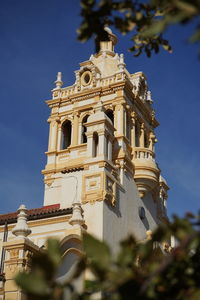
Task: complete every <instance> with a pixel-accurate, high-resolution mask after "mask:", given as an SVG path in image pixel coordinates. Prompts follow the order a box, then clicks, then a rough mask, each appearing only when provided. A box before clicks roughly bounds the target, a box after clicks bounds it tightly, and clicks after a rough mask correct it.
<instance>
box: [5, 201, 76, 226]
mask: <svg viewBox="0 0 200 300" xmlns="http://www.w3.org/2000/svg"><path fill="white" fill-rule="evenodd" d="M71 213H72V208H63V209H61V208H60V204H53V205H48V206H42V207H39V208H33V209H28V210H27V214H28V220H37V219H44V218H50V217H56V216H60V215H69V214H71ZM17 215H18V212H17V211H16V212H12V213H9V214H2V215H0V225H3V224H5V223H7V224H11V223H15V222H16V221H17Z"/></svg>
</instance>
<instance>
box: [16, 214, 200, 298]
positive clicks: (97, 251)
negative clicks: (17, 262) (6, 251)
mask: <svg viewBox="0 0 200 300" xmlns="http://www.w3.org/2000/svg"><path fill="white" fill-rule="evenodd" d="M199 226H200V217H199V216H198V217H194V216H193V215H191V214H188V215H187V216H186V217H185V218H183V219H180V218H178V217H174V219H173V221H172V222H171V223H168V224H163V225H160V226H159V227H158V228H157V229H156V231H155V232H154V233H153V234H152V239H150V240H148V241H145V242H138V241H136V240H135V238H134V237H132V236H130V237H128V238H126V239H125V240H124V241H122V242H121V244H120V247H119V251H118V253H117V254H115V255H114V254H113V253H112V252H111V250H110V249H109V247H108V245H107V244H106V243H104V242H102V241H99V240H97V239H96V238H94V237H92V236H91V235H89V234H87V233H84V234H83V250H84V254H83V255H82V258H81V259H80V260H79V261H78V263H77V265H76V268H75V270H74V272H73V274H71V276H70V278H68V280H66V281H65V282H64V283H62V284H61V283H59V280H58V279H56V278H57V274H58V269H59V266H60V265H61V264H62V255H61V250H60V246H59V242H58V241H56V240H49V241H48V246H47V249H46V250H45V251H42V252H41V253H38V254H37V255H35V256H33V260H32V268H31V272H21V273H19V274H18V275H17V277H16V283H17V284H18V285H19V286H20V287H21V288H22V289H23V290H24V291H25V292H26V293H27V295H28V299H39V300H40V299H41V300H43V299H44V300H46V299H57V300H61V299H72V300H90V299H94V298H93V296H94V295H95V299H104V300H107V299H111V300H129V299H135V300H159V299H161V300H172V299H173V300H186V299H187V300H199V299H200V285H199V282H200V230H199ZM171 236H173V237H174V238H175V239H176V244H177V245H176V247H173V248H172V247H171V246H170V244H169V243H168V242H167V241H170V239H171ZM85 271H87V272H86V274H87V276H86V278H87V280H86V281H85V286H84V288H83V290H82V292H80V291H79V292H78V291H77V290H76V289H75V285H74V280H75V279H77V277H79V276H80V275H81V274H83V273H84V272H85Z"/></svg>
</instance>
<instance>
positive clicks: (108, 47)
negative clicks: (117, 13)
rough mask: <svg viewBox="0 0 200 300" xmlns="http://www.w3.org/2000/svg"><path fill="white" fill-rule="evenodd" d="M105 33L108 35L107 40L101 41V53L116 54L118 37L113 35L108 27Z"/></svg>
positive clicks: (105, 28)
mask: <svg viewBox="0 0 200 300" xmlns="http://www.w3.org/2000/svg"><path fill="white" fill-rule="evenodd" d="M104 31H105V32H106V33H107V37H106V38H105V40H102V41H100V51H102V52H108V53H109V52H114V46H115V45H116V44H117V37H116V35H115V34H113V33H112V30H111V29H110V28H109V27H108V26H105V27H104Z"/></svg>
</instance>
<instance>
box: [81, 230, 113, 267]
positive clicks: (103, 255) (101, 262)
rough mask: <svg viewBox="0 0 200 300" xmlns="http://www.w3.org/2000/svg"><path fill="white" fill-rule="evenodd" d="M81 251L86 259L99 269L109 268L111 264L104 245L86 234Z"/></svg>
mask: <svg viewBox="0 0 200 300" xmlns="http://www.w3.org/2000/svg"><path fill="white" fill-rule="evenodd" d="M83 249H84V251H85V253H86V255H87V257H88V258H89V259H91V260H92V261H93V262H94V263H95V264H97V265H98V266H99V267H100V268H105V269H107V268H108V267H109V264H110V263H111V253H110V249H109V247H108V246H107V244H106V243H104V242H102V241H99V240H97V239H96V238H94V237H92V236H91V235H90V234H88V233H84V235H83Z"/></svg>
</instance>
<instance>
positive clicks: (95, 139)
mask: <svg viewBox="0 0 200 300" xmlns="http://www.w3.org/2000/svg"><path fill="white" fill-rule="evenodd" d="M98 146H99V136H98V133H97V132H94V133H93V157H96V156H97V154H98Z"/></svg>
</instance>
